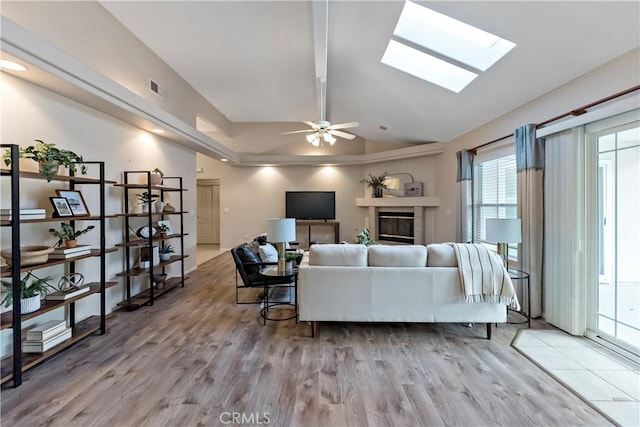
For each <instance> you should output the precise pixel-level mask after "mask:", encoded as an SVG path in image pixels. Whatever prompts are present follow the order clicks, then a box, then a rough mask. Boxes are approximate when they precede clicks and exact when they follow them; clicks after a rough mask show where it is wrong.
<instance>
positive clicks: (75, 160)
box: [2, 139, 87, 181]
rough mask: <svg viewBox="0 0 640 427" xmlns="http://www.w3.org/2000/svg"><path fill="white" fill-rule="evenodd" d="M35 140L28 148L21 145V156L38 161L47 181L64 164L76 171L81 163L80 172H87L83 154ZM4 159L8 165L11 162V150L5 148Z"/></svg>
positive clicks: (41, 172)
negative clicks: (34, 143)
mask: <svg viewBox="0 0 640 427" xmlns="http://www.w3.org/2000/svg"><path fill="white" fill-rule="evenodd" d="M35 141H36V145H29V146H28V147H26V148H22V147H20V150H19V156H20V157H22V158H26V159H33V160H34V161H36V162H38V165H39V170H40V175H42V176H44V177H46V178H47V181H51V180H52V179H53V177H54V176H55V175H56V174H57V173H58V168H59V167H60V166H64V167H65V168H67V169H68V170H69V171H70V172H71V171H73V172H74V173H75V172H77V171H78V165H79V166H80V173H82V174H83V175H85V174H86V173H87V166H86V165H85V164H84V160H83V159H82V156H80V155H78V154H76V153H74V152H73V151H69V150H63V149H60V148H57V147H56V146H55V144H53V143H47V142H44V141H42V140H40V139H36V140H35ZM2 159H3V160H4V164H5V165H6V166H9V165H10V164H11V152H10V150H5V152H4V153H3V154H2Z"/></svg>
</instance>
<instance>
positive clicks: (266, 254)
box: [258, 243, 278, 262]
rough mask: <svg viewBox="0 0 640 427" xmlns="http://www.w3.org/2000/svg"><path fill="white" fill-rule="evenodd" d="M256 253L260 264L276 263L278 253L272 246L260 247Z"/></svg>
mask: <svg viewBox="0 0 640 427" xmlns="http://www.w3.org/2000/svg"><path fill="white" fill-rule="evenodd" d="M258 253H259V255H260V259H261V260H262V262H278V251H277V250H276V248H274V247H273V245H270V244H268V243H267V244H266V245H260V247H259V248H258Z"/></svg>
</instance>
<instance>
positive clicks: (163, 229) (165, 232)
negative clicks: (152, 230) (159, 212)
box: [156, 224, 169, 239]
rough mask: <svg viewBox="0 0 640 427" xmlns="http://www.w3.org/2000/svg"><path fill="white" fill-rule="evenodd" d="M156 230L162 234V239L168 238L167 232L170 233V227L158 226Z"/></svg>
mask: <svg viewBox="0 0 640 427" xmlns="http://www.w3.org/2000/svg"><path fill="white" fill-rule="evenodd" d="M156 228H157V229H158V231H159V232H160V237H161V238H162V239H164V238H165V237H167V232H168V231H169V227H168V226H167V225H166V224H158V225H157V226H156Z"/></svg>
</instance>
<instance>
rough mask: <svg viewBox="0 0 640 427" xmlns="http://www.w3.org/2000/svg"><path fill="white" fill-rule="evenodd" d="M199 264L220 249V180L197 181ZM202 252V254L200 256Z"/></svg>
mask: <svg viewBox="0 0 640 427" xmlns="http://www.w3.org/2000/svg"><path fill="white" fill-rule="evenodd" d="M197 190H198V194H197V199H198V200H197V203H198V204H197V206H198V211H197V219H198V235H197V243H198V264H200V263H201V262H202V261H206V260H208V259H211V258H213V257H214V256H215V255H216V254H217V253H218V252H219V250H220V180H219V179H199V180H198V181H197ZM200 254H202V256H200Z"/></svg>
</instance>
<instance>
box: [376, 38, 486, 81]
mask: <svg viewBox="0 0 640 427" xmlns="http://www.w3.org/2000/svg"><path fill="white" fill-rule="evenodd" d="M382 63H383V64H387V65H389V66H391V67H393V68H397V69H398V70H400V71H404V72H405V73H408V74H411V75H412V76H415V77H418V78H419V79H422V80H426V81H429V82H431V83H435V84H437V85H438V86H442V87H444V88H447V89H449V90H451V91H453V92H455V93H458V92H460V91H461V90H462V89H464V88H465V87H466V86H467V85H468V84H469V83H471V82H472V81H473V79H475V78H476V77H478V75H477V74H476V73H472V72H471V71H467V70H465V69H464V68H460V67H458V66H456V65H453V64H450V63H448V62H446V61H443V60H441V59H438V58H435V57H433V56H431V55H428V54H426V53H424V52H420V51H419V50H417V49H414V48H412V47H409V46H406V45H404V44H402V43H398V42H397V41H395V40H390V41H389V45H388V46H387V50H386V51H385V52H384V55H383V56H382Z"/></svg>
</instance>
